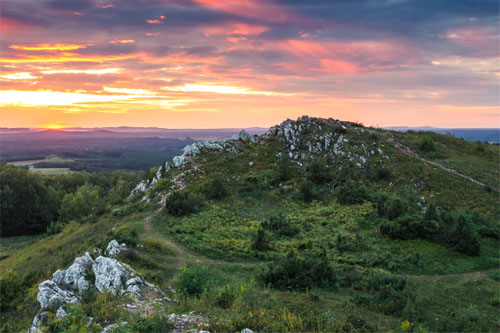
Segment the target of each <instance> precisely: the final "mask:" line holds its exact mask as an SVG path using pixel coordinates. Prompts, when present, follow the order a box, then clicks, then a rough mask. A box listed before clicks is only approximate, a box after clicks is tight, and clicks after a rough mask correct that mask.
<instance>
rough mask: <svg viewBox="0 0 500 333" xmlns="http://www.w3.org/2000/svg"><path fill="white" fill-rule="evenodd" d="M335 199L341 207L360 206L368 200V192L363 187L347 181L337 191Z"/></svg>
mask: <svg viewBox="0 0 500 333" xmlns="http://www.w3.org/2000/svg"><path fill="white" fill-rule="evenodd" d="M337 199H338V201H339V203H340V204H342V205H353V204H360V203H363V202H364V201H365V200H366V199H368V191H367V190H366V188H365V187H364V186H360V185H358V184H356V183H355V182H354V181H352V180H348V181H347V182H346V183H345V184H344V185H341V186H339V188H338V189H337Z"/></svg>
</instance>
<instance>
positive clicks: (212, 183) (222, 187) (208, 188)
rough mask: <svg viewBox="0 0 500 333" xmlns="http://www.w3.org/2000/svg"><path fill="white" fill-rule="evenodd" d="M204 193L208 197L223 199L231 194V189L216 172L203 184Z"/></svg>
mask: <svg viewBox="0 0 500 333" xmlns="http://www.w3.org/2000/svg"><path fill="white" fill-rule="evenodd" d="M203 194H205V196H206V197H207V198H208V199H222V198H225V197H226V196H228V195H229V190H228V188H227V186H226V184H225V183H224V182H223V181H222V179H221V178H220V176H219V175H217V174H216V175H214V176H213V177H212V179H210V180H209V181H208V182H206V183H205V185H204V186H203Z"/></svg>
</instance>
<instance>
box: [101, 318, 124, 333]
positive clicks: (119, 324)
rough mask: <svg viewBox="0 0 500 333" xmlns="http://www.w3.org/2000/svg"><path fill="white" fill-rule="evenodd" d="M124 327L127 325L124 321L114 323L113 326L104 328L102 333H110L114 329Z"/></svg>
mask: <svg viewBox="0 0 500 333" xmlns="http://www.w3.org/2000/svg"><path fill="white" fill-rule="evenodd" d="M125 325H128V323H127V322H126V321H122V322H121V323H115V324H111V325H108V326H106V327H104V329H103V330H102V333H110V332H112V331H113V330H114V329H115V328H120V327H123V326H125Z"/></svg>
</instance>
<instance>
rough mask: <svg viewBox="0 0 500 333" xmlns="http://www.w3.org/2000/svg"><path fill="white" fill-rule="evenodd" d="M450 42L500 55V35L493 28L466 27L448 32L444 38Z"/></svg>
mask: <svg viewBox="0 0 500 333" xmlns="http://www.w3.org/2000/svg"><path fill="white" fill-rule="evenodd" d="M444 38H446V39H447V40H449V41H450V42H452V43H454V44H457V45H461V46H465V47H467V48H470V49H474V50H482V51H487V52H496V53H498V49H499V40H500V35H499V34H498V30H497V29H495V28H492V27H465V28H458V29H451V30H448V31H447V32H446V34H445V36H444Z"/></svg>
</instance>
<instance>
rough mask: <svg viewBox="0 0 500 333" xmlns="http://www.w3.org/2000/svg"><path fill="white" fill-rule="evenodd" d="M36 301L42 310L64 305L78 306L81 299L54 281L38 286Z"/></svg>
mask: <svg viewBox="0 0 500 333" xmlns="http://www.w3.org/2000/svg"><path fill="white" fill-rule="evenodd" d="M36 299H37V300H38V302H39V303H40V306H41V307H42V310H46V309H48V308H58V307H60V306H61V305H64V304H76V303H79V302H80V298H79V297H78V296H76V295H75V294H74V293H73V292H71V291H69V290H63V289H61V288H59V286H58V285H57V284H56V283H55V282H54V281H52V280H46V281H43V282H42V283H40V284H39V285H38V294H37V295H36Z"/></svg>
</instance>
